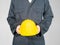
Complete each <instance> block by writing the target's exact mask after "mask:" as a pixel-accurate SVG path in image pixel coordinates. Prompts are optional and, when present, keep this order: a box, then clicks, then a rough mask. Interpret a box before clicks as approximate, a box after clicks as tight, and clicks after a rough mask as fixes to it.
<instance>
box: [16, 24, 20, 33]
mask: <svg viewBox="0 0 60 45" xmlns="http://www.w3.org/2000/svg"><path fill="white" fill-rule="evenodd" d="M19 29H20V25H18V26H17V28H16V32H17V34H20V33H19Z"/></svg>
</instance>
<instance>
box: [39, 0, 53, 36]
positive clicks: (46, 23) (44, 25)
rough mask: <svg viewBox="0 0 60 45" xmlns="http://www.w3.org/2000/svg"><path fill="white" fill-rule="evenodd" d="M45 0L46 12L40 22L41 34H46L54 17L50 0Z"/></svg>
mask: <svg viewBox="0 0 60 45" xmlns="http://www.w3.org/2000/svg"><path fill="white" fill-rule="evenodd" d="M44 1H45V5H44V13H43V18H44V19H43V20H42V21H41V22H40V23H39V26H40V30H41V32H40V33H39V35H40V36H41V35H43V34H45V33H46V32H47V31H48V29H49V27H50V25H51V22H52V18H53V14H52V11H51V7H50V5H49V1H48V0H44Z"/></svg>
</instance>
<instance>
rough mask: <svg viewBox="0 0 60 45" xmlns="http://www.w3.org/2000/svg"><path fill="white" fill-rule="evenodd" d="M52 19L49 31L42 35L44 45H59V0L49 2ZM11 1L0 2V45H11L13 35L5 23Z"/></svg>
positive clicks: (3, 0)
mask: <svg viewBox="0 0 60 45" xmlns="http://www.w3.org/2000/svg"><path fill="white" fill-rule="evenodd" d="M49 1H50V5H51V8H52V11H53V14H54V19H53V21H52V24H51V26H50V28H49V31H48V32H47V33H46V34H45V35H44V36H45V43H46V45H60V43H59V42H60V28H59V26H60V15H59V14H60V13H59V12H60V0H49ZM10 2H11V0H0V45H12V40H13V35H12V33H11V31H10V28H9V25H8V23H7V20H6V18H7V16H8V10H9V6H10Z"/></svg>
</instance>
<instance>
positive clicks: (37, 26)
mask: <svg viewBox="0 0 60 45" xmlns="http://www.w3.org/2000/svg"><path fill="white" fill-rule="evenodd" d="M37 28H38V33H40V26H39V25H37Z"/></svg>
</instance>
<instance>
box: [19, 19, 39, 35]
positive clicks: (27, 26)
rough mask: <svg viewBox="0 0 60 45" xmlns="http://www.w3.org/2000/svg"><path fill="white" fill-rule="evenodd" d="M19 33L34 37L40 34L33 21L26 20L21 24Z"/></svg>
mask: <svg viewBox="0 0 60 45" xmlns="http://www.w3.org/2000/svg"><path fill="white" fill-rule="evenodd" d="M19 33H20V34H21V35H22V36H33V35H36V34H38V28H37V26H36V24H35V22H34V21H33V20H30V19H26V20H24V21H23V22H22V23H21V26H20V30H19Z"/></svg>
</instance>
